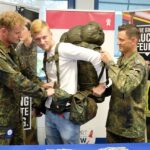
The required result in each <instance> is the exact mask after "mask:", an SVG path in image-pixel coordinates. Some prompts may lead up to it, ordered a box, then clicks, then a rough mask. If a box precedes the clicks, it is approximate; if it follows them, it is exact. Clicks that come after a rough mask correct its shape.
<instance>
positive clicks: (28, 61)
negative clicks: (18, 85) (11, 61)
mask: <svg viewBox="0 0 150 150" xmlns="http://www.w3.org/2000/svg"><path fill="white" fill-rule="evenodd" d="M16 52H17V55H18V56H19V68H20V70H21V73H22V74H23V75H25V76H26V77H28V78H29V79H30V80H32V81H34V82H36V83H39V84H42V81H41V80H40V79H39V78H38V77H37V46H36V45H35V43H34V42H32V43H31V45H30V47H26V46H25V45H24V43H23V42H22V41H21V42H19V44H18V45H17V47H16Z"/></svg>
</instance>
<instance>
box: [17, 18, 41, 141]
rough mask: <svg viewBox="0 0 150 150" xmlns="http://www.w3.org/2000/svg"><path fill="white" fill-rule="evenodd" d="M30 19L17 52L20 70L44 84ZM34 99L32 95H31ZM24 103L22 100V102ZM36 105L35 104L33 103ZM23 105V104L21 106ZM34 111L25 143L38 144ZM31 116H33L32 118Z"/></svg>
mask: <svg viewBox="0 0 150 150" xmlns="http://www.w3.org/2000/svg"><path fill="white" fill-rule="evenodd" d="M30 26H31V22H30V20H28V19H27V20H26V24H25V27H24V29H23V31H22V33H21V38H20V40H21V41H20V42H19V44H18V45H17V47H16V51H17V54H18V55H19V62H20V70H21V72H22V73H23V74H24V75H25V76H26V77H28V78H29V79H30V80H32V81H34V82H36V83H38V84H39V85H42V84H43V82H42V81H40V79H39V78H38V77H37V76H36V75H37V72H36V71H37V46H36V45H35V43H34V42H33V40H32V37H31V33H30ZM25 97H26V95H22V97H20V96H19V98H20V99H22V100H24V99H25ZM30 98H31V99H32V97H30ZM21 104H22V102H21ZM30 105H32V101H31V102H30V103H29V106H30ZM33 105H34V104H33ZM21 107H22V106H21ZM32 109H33V110H32V112H30V113H31V114H30V113H29V114H28V115H29V116H28V117H29V120H30V119H31V125H30V126H31V128H30V129H26V128H25V131H24V133H25V144H38V139H37V127H36V117H35V116H34V114H35V108H32ZM36 111H37V110H36ZM30 117H31V118H30Z"/></svg>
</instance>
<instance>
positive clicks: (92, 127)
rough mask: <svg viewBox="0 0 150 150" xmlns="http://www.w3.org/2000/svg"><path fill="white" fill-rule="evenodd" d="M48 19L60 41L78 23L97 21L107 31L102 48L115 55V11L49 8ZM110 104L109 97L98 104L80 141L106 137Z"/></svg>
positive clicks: (93, 140)
mask: <svg viewBox="0 0 150 150" xmlns="http://www.w3.org/2000/svg"><path fill="white" fill-rule="evenodd" d="M46 21H47V23H48V25H49V28H50V29H51V31H52V33H53V38H54V40H55V41H56V42H58V41H59V39H60V37H61V35H62V34H63V33H64V32H66V31H67V30H68V29H70V28H72V27H74V26H77V25H85V24H87V23H88V22H90V21H95V22H97V23H99V24H100V25H101V26H102V28H103V30H104V33H105V42H104V43H103V45H102V48H103V49H105V50H108V51H109V52H110V53H111V54H112V56H113V55H114V21H115V12H113V11H108V12H107V11H105V12H102V11H68V10H67V11H64V10H62V11H61V10H59V11H58V10H47V11H46ZM110 37H111V39H110ZM108 104H109V98H108V100H105V101H104V102H103V103H100V104H98V113H97V116H96V117H95V118H94V119H92V120H91V121H89V122H88V123H86V124H84V125H82V126H81V130H80V143H82V144H94V143H95V142H96V140H103V139H105V137H106V131H105V130H106V129H105V123H106V117H107V112H108V107H109V106H108ZM99 142H100V141H99Z"/></svg>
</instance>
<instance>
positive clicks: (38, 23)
mask: <svg viewBox="0 0 150 150" xmlns="http://www.w3.org/2000/svg"><path fill="white" fill-rule="evenodd" d="M43 28H47V29H49V27H48V25H47V23H46V22H45V21H43V20H40V19H36V20H34V21H33V22H32V23H31V29H30V31H31V35H34V34H36V33H39V32H40V31H41V30H42V29H43Z"/></svg>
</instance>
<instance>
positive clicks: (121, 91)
mask: <svg viewBox="0 0 150 150" xmlns="http://www.w3.org/2000/svg"><path fill="white" fill-rule="evenodd" d="M118 66H119V68H118ZM108 73H109V77H110V78H111V80H112V95H111V100H110V107H109V112H108V118H107V123H106V127H107V130H108V131H109V132H112V133H114V134H116V135H119V136H123V137H127V138H140V137H144V135H145V127H146V123H145V104H146V99H145V94H144V93H145V90H146V89H145V88H146V84H147V76H148V72H147V66H146V64H145V60H144V59H143V58H142V57H141V56H140V55H139V54H138V53H137V52H136V53H134V54H132V55H131V56H130V58H128V59H127V60H122V56H121V57H120V58H119V60H118V63H117V65H116V64H115V63H114V62H113V61H110V62H109V64H108Z"/></svg>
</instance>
